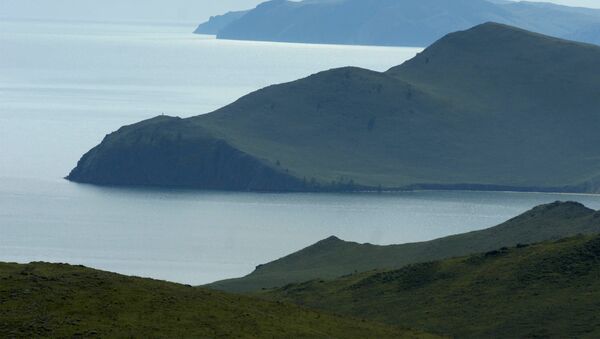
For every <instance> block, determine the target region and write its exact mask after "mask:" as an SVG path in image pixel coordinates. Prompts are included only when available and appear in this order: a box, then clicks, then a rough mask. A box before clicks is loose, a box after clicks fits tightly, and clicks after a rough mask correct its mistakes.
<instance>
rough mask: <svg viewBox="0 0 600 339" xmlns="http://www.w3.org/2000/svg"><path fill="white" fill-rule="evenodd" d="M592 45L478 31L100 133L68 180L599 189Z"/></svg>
mask: <svg viewBox="0 0 600 339" xmlns="http://www.w3.org/2000/svg"><path fill="white" fill-rule="evenodd" d="M599 107H600V47H598V46H594V45H587V44H580V43H575V42H571V41H566V40H560V39H557V38H552V37H547V36H543V35H539V34H536V33H531V32H528V31H524V30H520V29H517V28H514V27H510V26H505V25H500V24H495V23H487V24H483V25H480V26H477V27H474V28H472V29H469V30H467V31H462V32H457V33H453V34H449V35H447V36H446V37H444V38H443V39H441V40H439V41H438V42H436V43H435V44H433V45H432V46H430V47H429V48H427V49H426V50H424V51H423V52H422V53H420V54H419V55H417V56H416V57H415V58H413V59H411V60H409V61H407V62H405V63H404V64H402V65H400V66H398V67H394V68H392V69H390V70H389V71H387V72H383V73H380V72H374V71H370V70H366V69H360V68H354V67H346V68H340V69H333V70H329V71H324V72H321V73H318V74H314V75H311V76H309V77H307V78H304V79H301V80H297V81H293V82H290V83H285V84H280V85H274V86H270V87H267V88H264V89H261V90H259V91H256V92H254V93H251V94H249V95H247V96H244V97H242V98H240V99H239V100H237V101H236V102H234V103H232V104H230V105H228V106H225V107H223V108H221V109H219V110H217V111H215V112H212V113H210V114H205V115H200V116H197V117H192V118H187V119H180V118H173V117H166V116H159V117H156V118H154V119H150V120H147V121H143V122H140V123H137V124H133V125H130V126H125V127H123V128H121V129H119V130H118V131H116V132H114V133H111V134H110V135H108V136H106V138H105V139H104V140H103V141H102V143H100V145H98V146H97V147H95V148H93V149H92V150H91V151H89V152H88V153H87V154H85V155H84V156H83V157H82V158H81V160H80V161H79V162H78V164H77V166H76V168H74V169H73V171H72V172H71V173H70V174H69V175H68V177H67V178H68V179H69V180H72V181H76V182H82V183H93V184H101V185H143V186H173V187H186V188H197V189H222V190H254V191H320V190H330V191H343V190H369V189H370V190H381V189H383V190H395V189H415V188H435V189H440V188H441V189H486V190H498V189H501V190H520V191H558V192H600V148H598V147H597V145H599V144H600V133H597V130H598V126H600V114H598V109H599Z"/></svg>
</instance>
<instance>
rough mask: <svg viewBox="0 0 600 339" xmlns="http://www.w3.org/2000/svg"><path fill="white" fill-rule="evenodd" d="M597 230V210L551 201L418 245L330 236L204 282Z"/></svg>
mask: <svg viewBox="0 0 600 339" xmlns="http://www.w3.org/2000/svg"><path fill="white" fill-rule="evenodd" d="M596 233H600V212H596V211H594V210H592V209H589V208H587V207H585V206H583V205H581V204H579V203H575V202H555V203H552V204H548V205H542V206H538V207H536V208H534V209H532V210H530V211H528V212H526V213H524V214H522V215H520V216H518V217H515V218H513V219H511V220H509V221H507V222H505V223H502V224H500V225H498V226H495V227H492V228H488V229H485V230H481V231H475V232H470V233H464V234H458V235H453V236H449V237H445V238H440V239H436V240H432V241H426V242H420V243H411V244H402V245H390V246H377V245H371V244H358V243H354V242H346V241H342V240H340V239H338V238H336V237H331V238H328V239H325V240H323V241H320V242H318V243H316V244H314V245H312V246H310V247H307V248H305V249H303V250H301V251H299V252H296V253H293V254H291V255H288V256H286V257H283V258H281V259H278V260H275V261H273V262H270V263H267V264H265V265H261V266H259V267H257V269H256V270H255V271H254V272H252V273H251V274H249V275H247V276H245V277H242V278H238V279H229V280H223V281H218V282H215V283H213V284H211V285H209V286H210V287H212V288H215V289H220V290H225V291H235V292H249V291H257V290H260V289H263V288H272V287H277V286H279V287H280V286H284V285H286V284H288V283H293V282H302V281H307V280H312V279H333V278H337V277H340V276H342V275H346V274H350V273H353V272H364V271H368V270H373V269H393V268H400V267H403V266H405V265H408V264H414V263H420V262H427V261H431V260H438V259H445V258H450V257H456V256H463V255H468V254H473V253H480V252H486V251H491V250H494V249H497V248H500V247H503V246H516V245H517V244H529V243H536V242H540V241H546V240H553V239H560V238H564V237H568V236H574V235H576V234H596Z"/></svg>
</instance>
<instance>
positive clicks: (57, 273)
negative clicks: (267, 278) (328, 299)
mask: <svg viewBox="0 0 600 339" xmlns="http://www.w3.org/2000/svg"><path fill="white" fill-rule="evenodd" d="M0 337H2V338H41V337H49V338H67V337H69V338H80V337H85V338H90V337H99V338H102V337H104V338H107V337H119V338H128V337H131V338H134V337H135V338H258V337H260V338H369V337H371V338H395V337H398V338H433V337H434V336H432V335H427V334H424V333H421V332H418V331H411V330H402V329H399V328H397V327H393V326H388V325H381V324H377V323H371V322H368V321H357V320H354V319H353V318H341V317H337V316H332V315H328V314H327V313H323V312H318V311H311V310H308V309H305V308H300V307H297V306H294V305H291V304H283V303H280V302H269V301H263V300H259V299H255V298H250V297H245V296H238V295H229V294H225V293H222V292H217V291H212V290H208V289H203V288H195V287H190V286H184V285H179V284H174V283H168V282H162V281H155V280H151V279H142V278H134V277H126V276H122V275H118V274H114V273H108V272H103V271H97V270H93V269H89V268H85V267H82V266H69V265H59V264H46V263H32V264H28V265H18V264H8V263H0Z"/></svg>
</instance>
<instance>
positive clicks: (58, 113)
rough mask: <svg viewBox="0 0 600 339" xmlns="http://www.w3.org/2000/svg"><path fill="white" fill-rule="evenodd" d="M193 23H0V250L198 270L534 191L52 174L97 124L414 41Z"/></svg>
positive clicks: (501, 206) (375, 61)
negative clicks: (371, 190) (296, 35)
mask: <svg viewBox="0 0 600 339" xmlns="http://www.w3.org/2000/svg"><path fill="white" fill-rule="evenodd" d="M191 30H193V27H186V26H166V25H145V26H141V25H126V24H93V23H56V22H40V21H9V20H3V21H2V22H0V47H1V53H0V261H16V262H29V261H33V260H43V261H51V262H68V263H73V264H84V265H87V266H92V267H95V268H101V269H106V270H110V271H116V272H120V273H125V274H134V275H140V276H148V277H153V278H159V279H167V280H172V281H178V282H184V283H189V284H201V283H207V282H211V281H214V280H217V279H223V278H229V277H236V276H240V275H244V274H247V273H249V272H250V271H252V269H253V268H254V266H256V265H258V264H261V263H265V262H267V261H270V260H273V259H276V258H278V257H280V256H283V255H285V254H288V253H290V252H292V251H294V250H297V249H300V248H302V247H304V246H307V245H309V244H311V243H314V242H316V241H318V240H320V239H323V238H325V237H328V236H330V235H337V236H339V237H341V238H343V239H347V240H352V241H358V242H371V243H376V244H391V243H403V242H412V241H420V240H427V239H432V238H436V237H440V236H444V235H449V234H454V233H458V232H465V231H470V230H475V229H481V228H485V227H488V226H492V225H495V224H497V223H499V222H502V221H504V220H506V219H508V218H510V217H513V216H514V215H516V214H518V213H521V212H523V211H525V210H527V209H529V208H531V207H533V206H535V205H537V204H540V203H546V202H551V201H554V200H578V201H581V202H584V203H586V204H587V205H588V206H590V207H593V208H600V197H598V196H589V195H588V196H586V195H552V194H535V193H486V192H406V193H384V194H253V193H222V192H197V191H182V190H155V189H120V188H102V187H95V186H89V185H79V184H73V183H69V182H66V181H65V180H63V179H61V178H62V177H63V176H65V175H66V174H67V173H68V172H69V171H70V170H71V168H72V167H73V166H74V165H75V163H76V161H77V160H78V159H79V157H80V156H81V155H82V154H83V153H84V152H85V151H87V150H88V149H90V148H91V147H93V146H94V145H96V144H97V143H98V142H100V140H102V138H103V137H104V135H105V134H107V133H109V132H111V131H114V130H116V129H117V128H118V127H120V126H121V125H124V124H129V123H134V122H136V121H139V120H141V119H147V118H150V117H153V116H156V115H158V114H161V113H165V114H169V115H178V116H181V117H188V116H193V115H197V114H202V113H207V112H210V111H212V110H214V109H216V108H218V107H220V106H222V105H225V104H228V103H230V102H231V101H233V100H235V99H237V98H239V97H240V96H242V95H244V94H246V93H248V92H251V91H253V90H256V89H259V88H261V87H264V86H267V85H270V84H273V83H280V82H285V81H291V80H294V79H297V78H300V77H304V76H307V75H310V74H312V73H315V72H318V71H321V70H325V69H329V68H333V67H341V66H348V65H353V66H361V67H365V68H369V69H374V70H379V71H383V70H386V69H388V68H390V67H392V66H395V65H397V64H400V63H402V62H403V61H404V60H406V59H408V58H410V57H412V56H414V55H415V54H416V53H417V52H419V51H420V50H419V49H414V48H385V47H352V46H323V45H302V44H278V43H264V42H256V43H255V42H237V41H217V40H215V39H213V38H211V37H206V36H194V35H192V34H190V33H189V32H190V31H191Z"/></svg>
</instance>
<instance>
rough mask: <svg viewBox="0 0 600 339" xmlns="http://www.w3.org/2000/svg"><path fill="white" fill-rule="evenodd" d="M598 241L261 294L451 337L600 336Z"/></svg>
mask: <svg viewBox="0 0 600 339" xmlns="http://www.w3.org/2000/svg"><path fill="white" fill-rule="evenodd" d="M599 277H600V237H599V236H579V237H575V238H569V239H565V240H560V241H557V242H547V243H541V244H537V245H534V246H527V247H523V246H521V247H519V248H511V249H507V248H504V249H501V250H497V251H491V252H488V253H485V254H479V255H474V256H470V257H463V258H457V259H449V260H444V261H437V262H429V263H423V264H416V265H411V266H407V267H405V268H403V269H400V270H396V271H385V272H368V273H362V274H356V275H351V276H346V277H343V278H340V279H338V280H334V281H330V282H324V281H311V282H307V283H302V284H297V285H290V286H286V287H284V288H281V289H278V290H274V291H271V292H269V293H268V294H265V297H268V298H269V299H274V300H285V301H293V302H296V303H298V304H301V305H307V306H311V307H316V308H320V309H324V310H335V311H336V312H338V313H341V314H348V315H354V316H360V317H365V318H368V319H376V320H380V321H384V322H387V323H390V324H395V325H406V324H410V325H411V326H415V327H417V328H420V329H424V330H428V331H434V332H436V333H444V334H447V335H452V336H455V337H457V338H598V337H599V336H600V317H598V305H600V279H599Z"/></svg>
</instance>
